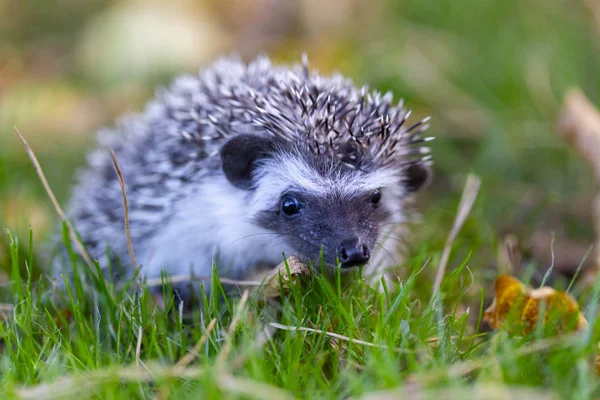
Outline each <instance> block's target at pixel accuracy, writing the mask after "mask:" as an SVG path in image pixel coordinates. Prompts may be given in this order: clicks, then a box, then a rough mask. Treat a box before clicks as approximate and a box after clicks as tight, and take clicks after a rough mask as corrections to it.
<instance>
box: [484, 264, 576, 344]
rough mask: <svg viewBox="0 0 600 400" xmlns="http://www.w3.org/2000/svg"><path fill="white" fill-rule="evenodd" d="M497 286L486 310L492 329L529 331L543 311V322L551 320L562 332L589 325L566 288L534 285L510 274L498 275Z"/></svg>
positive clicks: (518, 332) (486, 317) (525, 332)
mask: <svg viewBox="0 0 600 400" xmlns="http://www.w3.org/2000/svg"><path fill="white" fill-rule="evenodd" d="M495 289H496V297H495V298H494V301H493V303H492V305H491V306H490V307H489V308H488V309H487V310H485V313H484V314H483V319H484V321H486V322H487V323H488V324H490V326H491V327H492V328H493V329H500V328H502V329H506V330H508V331H509V332H511V333H513V334H527V333H530V332H531V331H533V330H534V329H535V328H536V326H537V322H538V318H539V317H540V315H541V316H542V317H543V321H544V324H547V323H548V322H552V324H553V326H555V327H556V330H557V331H559V332H567V331H573V330H575V331H577V330H580V329H582V328H583V327H585V326H586V325H587V321H586V319H585V318H584V317H583V315H582V314H581V313H580V312H579V305H578V304H577V301H576V300H575V299H573V298H572V297H571V296H569V294H567V293H565V292H560V291H556V290H554V289H553V288H551V287H547V286H544V287H541V288H539V289H532V288H529V287H527V286H525V285H524V284H523V283H521V282H520V281H519V280H518V279H516V278H513V277H512V276H509V275H501V276H499V277H498V278H497V279H496V282H495Z"/></svg>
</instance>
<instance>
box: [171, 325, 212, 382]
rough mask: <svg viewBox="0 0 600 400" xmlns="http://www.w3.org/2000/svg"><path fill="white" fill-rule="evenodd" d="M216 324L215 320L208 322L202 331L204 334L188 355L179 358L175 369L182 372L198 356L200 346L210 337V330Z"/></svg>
mask: <svg viewBox="0 0 600 400" xmlns="http://www.w3.org/2000/svg"><path fill="white" fill-rule="evenodd" d="M216 324H217V319H216V318H213V319H212V320H211V321H210V323H209V324H208V327H207V328H206V330H205V331H204V333H203V334H202V336H201V337H200V339H199V340H198V342H196V344H195V345H194V348H193V349H192V350H191V351H190V352H189V353H187V354H186V355H185V356H183V357H182V358H181V360H179V361H178V362H177V364H175V369H178V370H180V371H183V370H184V369H185V368H186V367H187V366H188V365H190V363H191V362H192V361H194V358H196V356H197V355H198V352H199V351H200V349H201V348H202V346H204V343H205V342H206V340H207V339H208V336H209V335H210V333H211V332H212V330H213V329H214V327H215V325H216Z"/></svg>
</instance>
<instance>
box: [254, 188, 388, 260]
mask: <svg viewBox="0 0 600 400" xmlns="http://www.w3.org/2000/svg"><path fill="white" fill-rule="evenodd" d="M380 197H381V193H380V192H379V191H377V192H369V191H367V192H365V193H363V194H360V195H356V196H353V197H350V198H348V197H342V196H340V195H336V194H332V195H330V196H327V197H321V196H313V195H310V194H306V193H302V192H300V191H294V190H293V189H290V190H287V191H286V192H285V194H284V195H282V197H281V199H280V201H279V202H278V204H277V205H276V206H275V207H274V208H273V209H271V210H267V211H263V212H262V213H261V215H259V217H258V218H257V223H258V224H259V225H261V226H262V227H264V228H266V229H269V230H271V231H273V232H276V233H278V234H280V235H282V236H283V237H284V238H285V239H286V241H287V242H288V243H289V244H290V245H291V246H292V247H294V248H295V249H296V250H297V251H298V253H299V254H298V255H299V256H301V257H304V258H307V259H311V260H319V257H320V251H321V246H323V250H324V253H325V262H326V263H327V264H329V265H336V263H337V260H338V259H339V261H340V262H341V263H342V266H343V267H345V268H350V267H353V266H357V265H364V264H365V263H367V262H368V260H369V258H370V256H371V252H372V251H373V249H374V247H375V243H376V240H377V235H378V227H379V225H380V224H381V223H382V221H383V220H384V218H385V216H386V214H387V210H385V209H383V208H380V207H376V204H375V203H377V202H379V198H380ZM374 200H375V201H374Z"/></svg>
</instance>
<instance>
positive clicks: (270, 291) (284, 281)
mask: <svg viewBox="0 0 600 400" xmlns="http://www.w3.org/2000/svg"><path fill="white" fill-rule="evenodd" d="M286 263H287V266H288V267H289V274H288V270H287V268H286ZM309 276H310V268H309V267H308V265H306V264H304V263H303V262H302V261H300V259H299V258H298V257H296V256H290V257H288V258H287V259H286V260H285V262H282V263H281V264H279V265H278V266H277V267H275V268H274V269H272V270H270V271H269V272H268V273H267V274H266V275H265V276H264V278H263V280H262V282H263V284H262V285H261V286H260V287H258V288H256V289H255V290H256V291H257V292H258V293H260V294H261V295H263V296H264V297H267V298H277V297H279V296H280V295H281V288H280V282H281V287H283V290H284V291H288V290H289V289H290V287H291V284H292V283H293V282H296V281H297V280H298V279H299V278H300V277H309Z"/></svg>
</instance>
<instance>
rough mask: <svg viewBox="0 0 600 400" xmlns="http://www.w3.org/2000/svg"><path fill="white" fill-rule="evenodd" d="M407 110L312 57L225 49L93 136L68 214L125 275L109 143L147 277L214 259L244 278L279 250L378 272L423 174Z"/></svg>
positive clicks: (394, 258) (105, 262)
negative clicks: (290, 60) (285, 59)
mask: <svg viewBox="0 0 600 400" xmlns="http://www.w3.org/2000/svg"><path fill="white" fill-rule="evenodd" d="M409 116H410V111H409V110H407V109H406V108H404V106H403V101H402V100H400V101H399V102H398V103H393V102H392V95H391V93H389V92H388V93H386V94H385V95H382V94H381V93H379V92H376V91H370V90H369V89H368V87H366V86H364V87H362V88H360V89H359V88H357V87H356V86H354V84H353V83H352V81H351V80H349V79H347V78H345V77H344V76H342V75H340V74H337V73H334V74H332V75H328V76H324V75H321V74H319V73H318V72H317V71H316V70H311V69H309V67H308V62H307V60H306V57H303V58H302V62H300V63H297V64H295V65H292V66H277V65H274V64H272V63H271V61H270V60H269V59H268V58H267V57H266V56H262V57H258V58H257V59H255V60H253V61H251V62H250V63H248V64H246V63H244V62H243V61H242V60H241V59H240V58H238V57H235V56H229V57H225V58H221V59H218V60H217V61H215V62H214V63H213V64H212V65H211V66H209V67H207V68H205V69H203V70H201V71H200V72H199V73H198V74H197V75H195V76H181V77H179V78H176V79H175V80H174V82H173V83H172V84H171V85H170V86H169V87H168V88H166V89H165V88H163V89H161V90H158V91H157V93H156V96H155V98H154V99H153V100H152V101H151V102H150V103H149V104H148V105H147V106H146V109H145V111H144V112H143V113H141V114H136V115H130V116H126V117H123V118H121V119H120V120H118V122H117V124H116V127H115V128H114V129H105V130H101V131H100V132H99V133H98V144H99V145H98V147H97V148H96V149H95V150H93V151H92V152H91V153H89V155H88V166H87V167H85V168H84V169H83V170H81V171H80V172H79V176H78V183H77V184H76V185H75V187H74V189H73V192H72V198H71V201H70V203H69V206H68V209H67V210H68V215H69V217H70V218H71V219H72V221H73V222H74V225H75V227H76V230H77V231H78V234H79V235H80V237H81V238H82V241H83V243H84V244H85V246H86V249H87V251H88V253H89V254H90V256H91V257H92V258H94V259H96V260H98V262H99V264H100V266H101V267H102V268H105V269H106V268H108V266H109V265H112V263H114V262H118V263H119V265H120V266H121V271H124V272H125V275H129V276H131V274H132V273H133V270H134V268H133V267H134V265H133V261H131V259H130V257H129V252H128V240H127V237H126V232H125V229H124V228H123V212H124V205H123V197H122V192H121V188H120V184H119V179H118V176H117V173H116V171H115V168H114V165H113V162H112V159H111V156H110V153H109V151H108V149H112V150H114V152H115V154H116V158H117V160H118V163H119V164H120V169H121V170H122V175H123V179H124V181H125V184H126V191H127V198H128V203H129V213H128V218H129V225H130V232H131V244H132V246H133V249H134V251H135V255H136V258H137V260H138V262H139V263H140V265H141V271H142V272H143V274H144V276H145V277H146V278H148V279H152V278H160V277H161V276H162V275H163V274H164V275H189V274H193V275H195V276H210V275H211V274H212V271H213V268H216V270H217V271H218V274H219V276H222V277H228V278H230V279H244V278H245V277H247V276H249V275H250V274H252V273H253V272H254V271H257V270H259V269H263V268H272V267H275V266H277V265H278V264H280V263H281V262H282V260H283V257H284V255H296V256H297V257H299V258H300V259H301V260H302V261H303V262H305V263H309V264H310V265H323V264H324V265H325V267H326V268H325V270H329V271H337V268H341V271H342V272H344V273H345V272H347V271H352V270H357V268H363V271H362V272H363V275H365V272H366V273H367V274H369V276H379V275H382V274H385V271H386V270H387V269H388V268H390V267H393V266H397V265H398V264H399V263H400V262H401V260H402V258H401V257H402V250H401V248H402V246H400V245H399V243H398V241H402V240H403V238H404V237H405V232H406V229H405V226H406V225H407V222H408V221H409V220H410V217H411V215H412V212H411V211H410V209H411V208H410V206H409V204H410V202H411V199H412V198H413V197H414V196H413V195H414V193H416V192H417V191H418V190H419V189H421V188H423V187H425V186H426V185H427V184H428V182H429V181H430V176H431V156H430V154H429V153H430V152H429V149H428V148H426V147H424V146H423V143H424V142H427V141H428V140H430V139H431V138H427V137H423V136H422V133H423V132H424V131H425V130H426V129H427V128H428V118H427V119H424V120H422V121H418V122H416V123H413V124H409V123H407V120H408V118H409ZM64 255H65V254H64V252H63V256H64ZM58 258H59V259H60V257H58ZM68 264H69V263H68V262H65V260H62V261H60V260H59V261H58V262H57V263H55V265H68ZM111 269H112V268H111ZM322 269H323V268H321V267H319V271H320V270H322ZM112 278H113V279H123V278H124V275H123V272H121V274H120V275H119V276H118V277H115V276H113V277H112Z"/></svg>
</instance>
